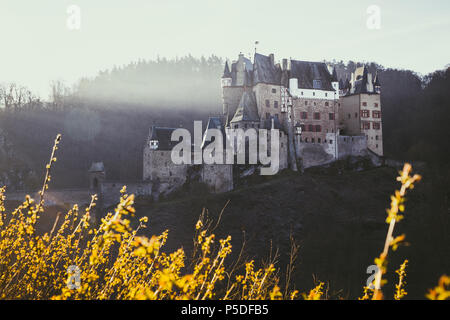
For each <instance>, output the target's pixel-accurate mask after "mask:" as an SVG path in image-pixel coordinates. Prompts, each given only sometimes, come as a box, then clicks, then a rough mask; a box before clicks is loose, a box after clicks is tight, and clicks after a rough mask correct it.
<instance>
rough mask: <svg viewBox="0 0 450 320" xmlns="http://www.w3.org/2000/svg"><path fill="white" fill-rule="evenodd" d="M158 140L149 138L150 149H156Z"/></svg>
mask: <svg viewBox="0 0 450 320" xmlns="http://www.w3.org/2000/svg"><path fill="white" fill-rule="evenodd" d="M158 146H159V142H158V140H150V149H152V150H156V149H158Z"/></svg>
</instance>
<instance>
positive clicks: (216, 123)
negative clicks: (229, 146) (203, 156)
mask: <svg viewBox="0 0 450 320" xmlns="http://www.w3.org/2000/svg"><path fill="white" fill-rule="evenodd" d="M210 129H219V130H220V131H221V132H222V137H223V146H224V148H225V146H226V143H225V142H226V140H225V139H226V134H225V126H224V125H223V123H222V119H221V118H220V117H209V119H208V124H207V125H206V130H205V133H204V134H203V140H202V146H201V148H202V149H203V148H204V147H206V146H207V145H208V144H210V143H211V142H212V141H206V135H207V133H208V130H210Z"/></svg>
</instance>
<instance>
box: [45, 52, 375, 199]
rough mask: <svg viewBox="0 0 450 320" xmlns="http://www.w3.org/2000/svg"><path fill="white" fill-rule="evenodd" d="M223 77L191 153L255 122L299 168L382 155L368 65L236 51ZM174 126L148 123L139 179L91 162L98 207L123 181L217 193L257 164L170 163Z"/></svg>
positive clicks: (161, 191) (142, 191) (284, 159)
mask: <svg viewBox="0 0 450 320" xmlns="http://www.w3.org/2000/svg"><path fill="white" fill-rule="evenodd" d="M221 85H222V99H223V108H222V114H221V115H220V116H217V117H210V118H209V121H208V124H207V127H206V130H205V131H204V132H203V133H202V132H200V133H199V134H200V136H202V134H203V139H200V141H194V143H193V145H192V150H193V155H194V156H195V153H196V152H202V150H203V149H204V148H205V146H207V145H208V139H207V138H206V137H207V136H208V132H210V130H211V129H218V130H220V132H222V133H223V136H224V137H225V139H227V138H228V137H229V135H228V132H229V131H230V129H243V130H246V129H251V128H253V129H256V130H258V129H268V130H271V129H278V132H279V148H278V149H277V152H278V153H279V170H283V169H287V168H290V169H291V170H293V171H297V170H299V169H303V168H308V167H312V166H318V165H325V164H328V163H331V162H333V161H336V160H338V159H344V158H346V157H349V156H368V157H370V159H371V160H372V162H375V163H376V164H380V163H381V162H380V159H381V157H382V156H383V136H382V112H381V103H380V94H381V86H380V81H379V79H378V77H377V75H373V74H371V73H369V71H368V68H367V67H366V66H362V67H359V68H357V69H356V70H355V71H354V72H353V73H352V74H351V79H347V80H346V81H345V83H344V82H343V81H342V79H341V80H340V81H339V80H338V77H337V73H336V70H335V69H334V68H331V67H330V66H328V65H327V64H326V63H324V62H309V61H299V60H293V59H282V61H281V63H276V62H275V58H274V55H273V54H270V55H268V56H265V55H262V54H259V53H255V55H254V58H253V61H251V60H250V59H248V58H246V57H244V55H243V54H239V57H238V59H237V60H236V61H234V62H232V63H231V64H229V63H228V62H226V63H225V67H224V72H223V75H222V78H221ZM174 130H175V128H165V127H158V126H152V127H151V128H150V130H149V135H148V137H147V139H146V142H145V146H144V150H143V177H142V180H140V181H129V182H124V181H117V182H115V181H108V180H107V179H106V174H105V168H104V166H103V163H101V162H100V163H93V164H92V166H91V168H90V170H89V179H90V190H89V193H91V194H92V193H97V194H98V195H99V202H100V206H101V207H108V206H110V205H113V204H114V203H115V202H116V201H117V198H118V194H119V190H120V189H121V188H122V186H123V185H127V189H128V192H130V193H134V194H136V195H137V196H146V197H148V196H151V197H152V198H153V199H154V200H157V199H158V198H159V197H160V196H161V195H163V196H164V195H167V194H169V193H171V192H173V191H175V190H177V189H179V188H181V187H183V186H185V185H189V184H192V182H200V183H203V184H204V185H205V186H207V187H208V189H209V191H210V192H213V193H221V192H226V191H230V190H232V189H233V188H234V186H235V182H236V181H235V179H236V178H237V179H239V178H240V177H241V176H243V175H246V174H249V172H250V173H252V172H255V171H257V170H258V169H261V166H258V165H256V166H255V165H254V166H250V168H247V170H245V171H244V173H242V171H241V172H239V170H237V166H235V165H233V164H217V163H212V164H204V163H200V164H198V163H197V164H191V163H194V162H191V163H185V164H174V163H173V161H172V158H171V152H172V148H173V147H174V146H175V145H176V144H177V143H178V141H172V139H171V137H172V133H173V131H174ZM194 134H195V133H194ZM238 147H239V148H240V147H243V146H242V145H241V146H238ZM244 149H245V145H244ZM235 150H236V149H235ZM74 192H78V193H79V195H78V193H77V197H75V198H76V199H78V198H81V197H83V198H85V197H86V198H88V197H87V196H86V195H87V194H86V195H85V193H86V192H87V191H86V192H85V191H83V192H84V193H83V192H81V191H79V190H75V191H73V192H72V193H74ZM66 193H67V192H66ZM66 193H64V192H63V193H62V194H66ZM49 197H50V194H49ZM54 198H55V199H56V200H55V203H56V202H58V199H62V198H64V197H62V195H61V194H58V193H57V192H56V193H55V195H54ZM59 202H61V201H59Z"/></svg>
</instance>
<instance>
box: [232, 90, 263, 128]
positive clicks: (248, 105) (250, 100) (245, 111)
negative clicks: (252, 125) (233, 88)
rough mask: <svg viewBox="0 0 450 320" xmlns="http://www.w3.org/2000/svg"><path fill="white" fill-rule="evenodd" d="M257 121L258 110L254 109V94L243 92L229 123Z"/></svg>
mask: <svg viewBox="0 0 450 320" xmlns="http://www.w3.org/2000/svg"><path fill="white" fill-rule="evenodd" d="M238 121H259V116H258V109H257V107H256V98H255V94H254V93H253V92H252V91H250V92H249V91H244V93H243V94H242V98H241V101H240V102H239V106H238V107H237V109H236V113H235V114H234V117H233V119H232V120H231V122H238Z"/></svg>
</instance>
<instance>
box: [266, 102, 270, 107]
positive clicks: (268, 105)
mask: <svg viewBox="0 0 450 320" xmlns="http://www.w3.org/2000/svg"><path fill="white" fill-rule="evenodd" d="M266 107H267V108H270V101H269V100H266Z"/></svg>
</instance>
